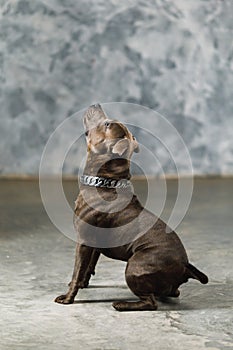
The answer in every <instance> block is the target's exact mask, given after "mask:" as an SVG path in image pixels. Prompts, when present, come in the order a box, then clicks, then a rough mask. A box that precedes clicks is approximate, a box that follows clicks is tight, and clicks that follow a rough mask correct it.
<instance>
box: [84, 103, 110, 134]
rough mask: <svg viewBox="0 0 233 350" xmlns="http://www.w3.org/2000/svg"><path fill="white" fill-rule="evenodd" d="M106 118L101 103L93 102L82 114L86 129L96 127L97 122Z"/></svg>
mask: <svg viewBox="0 0 233 350" xmlns="http://www.w3.org/2000/svg"><path fill="white" fill-rule="evenodd" d="M105 119H107V116H106V115H105V113H104V111H103V109H102V107H101V105H99V104H95V105H92V106H90V107H89V108H88V109H87V111H86V112H85V114H84V116H83V122H84V126H85V129H86V131H88V130H90V129H92V128H94V127H96V126H97V125H98V124H99V123H101V122H103V121H104V120H105Z"/></svg>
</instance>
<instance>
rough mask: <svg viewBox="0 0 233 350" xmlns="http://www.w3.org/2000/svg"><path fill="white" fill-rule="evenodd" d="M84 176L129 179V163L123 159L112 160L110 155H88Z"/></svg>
mask: <svg viewBox="0 0 233 350" xmlns="http://www.w3.org/2000/svg"><path fill="white" fill-rule="evenodd" d="M83 173H84V174H85V175H91V176H99V177H105V178H113V179H116V180H118V179H130V177H131V175H130V161H129V160H128V159H124V158H114V159H113V158H112V156H111V155H109V156H108V155H106V154H95V153H92V152H90V153H88V156H87V161H86V165H85V169H84V172H83Z"/></svg>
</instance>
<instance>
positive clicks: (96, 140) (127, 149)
mask: <svg viewBox="0 0 233 350" xmlns="http://www.w3.org/2000/svg"><path fill="white" fill-rule="evenodd" d="M84 126H85V131H86V139H87V145H88V151H89V152H92V153H95V154H103V153H107V154H111V155H113V156H116V157H117V156H118V157H119V156H120V157H124V158H128V159H129V158H130V157H131V156H132V154H133V152H139V146H138V142H137V140H136V139H135V137H134V136H133V135H132V133H131V132H130V131H129V130H128V129H127V127H126V126H125V125H123V124H122V123H120V122H118V121H117V120H111V119H108V118H107V116H106V115H105V113H104V111H103V109H102V107H101V106H100V105H99V104H95V105H92V106H90V107H89V108H88V110H87V111H86V113H85V114H84Z"/></svg>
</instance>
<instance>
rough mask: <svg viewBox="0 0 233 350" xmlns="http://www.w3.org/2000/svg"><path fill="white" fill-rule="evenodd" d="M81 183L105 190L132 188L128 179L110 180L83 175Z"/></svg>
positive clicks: (80, 179)
mask: <svg viewBox="0 0 233 350" xmlns="http://www.w3.org/2000/svg"><path fill="white" fill-rule="evenodd" d="M79 181H80V183H81V184H83V185H87V186H93V187H105V188H131V187H132V184H131V182H130V181H129V180H126V179H120V180H116V179H110V178H105V177H98V176H91V175H81V176H80V178H79Z"/></svg>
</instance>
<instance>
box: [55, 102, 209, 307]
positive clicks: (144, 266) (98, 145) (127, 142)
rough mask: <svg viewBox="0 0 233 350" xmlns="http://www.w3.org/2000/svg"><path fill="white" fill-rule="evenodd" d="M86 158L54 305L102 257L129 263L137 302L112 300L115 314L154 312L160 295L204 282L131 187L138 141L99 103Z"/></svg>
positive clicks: (69, 299) (89, 119) (68, 299)
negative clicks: (61, 290) (65, 273)
mask: <svg viewBox="0 0 233 350" xmlns="http://www.w3.org/2000/svg"><path fill="white" fill-rule="evenodd" d="M84 124H85V127H86V136H87V144H88V156H87V162H86V167H85V170H84V176H82V177H81V179H80V182H81V183H80V193H79V196H78V198H77V200H76V206H75V215H74V225H75V228H76V231H77V233H78V242H79V243H77V248H76V259H75V267H74V272H73V277H72V281H71V282H70V284H69V290H68V292H67V294H65V295H61V296H58V297H57V298H56V299H55V301H56V302H58V303H61V304H71V303H73V301H74V298H75V296H76V294H77V292H78V290H79V288H85V287H87V286H88V283H89V279H90V277H91V275H92V274H94V270H95V266H96V263H97V261H98V258H99V256H100V254H101V253H102V254H104V255H105V256H107V257H110V258H113V259H119V260H123V261H127V262H128V263H127V267H126V273H125V275H126V282H127V284H128V286H129V288H130V289H131V291H132V292H133V293H134V294H135V295H136V296H137V297H138V298H139V301H135V302H128V301H120V302H114V303H113V306H114V308H115V309H116V310H119V311H128V310H156V309H157V302H156V298H158V297H164V296H165V297H166V296H168V297H178V296H179V294H180V293H179V290H178V288H179V286H180V285H181V284H182V283H185V282H187V281H188V279H189V278H194V279H197V280H199V281H200V282H201V283H207V282H208V278H207V276H206V275H204V274H203V273H202V272H200V271H199V270H198V269H197V268H195V267H194V266H193V265H191V264H190V263H189V262H188V258H187V255H186V252H185V249H184V247H183V245H182V243H181V241H180V239H179V238H178V236H177V234H176V233H175V232H171V233H166V224H165V223H164V222H163V221H162V220H161V219H159V218H157V217H155V215H154V214H152V213H150V212H149V211H147V210H146V209H144V208H143V207H142V205H141V204H140V202H139V201H138V199H137V197H136V196H135V195H134V194H133V193H132V190H131V187H130V182H129V179H130V169H129V168H130V161H129V160H130V157H131V156H132V153H133V152H138V143H137V141H136V140H135V138H134V136H133V135H132V134H131V133H130V132H129V130H128V129H127V128H126V127H125V126H124V125H123V124H121V123H119V122H118V121H114V120H109V119H107V117H106V115H105V114H104V112H103V110H102V108H101V106H100V105H98V104H97V105H93V106H90V107H89V108H88V110H87V112H86V113H85V115H84Z"/></svg>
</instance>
